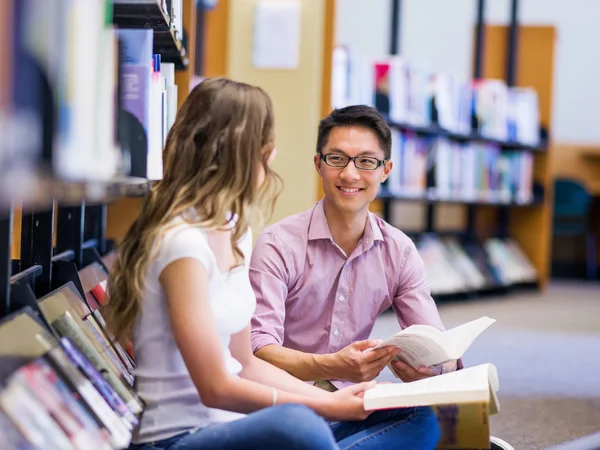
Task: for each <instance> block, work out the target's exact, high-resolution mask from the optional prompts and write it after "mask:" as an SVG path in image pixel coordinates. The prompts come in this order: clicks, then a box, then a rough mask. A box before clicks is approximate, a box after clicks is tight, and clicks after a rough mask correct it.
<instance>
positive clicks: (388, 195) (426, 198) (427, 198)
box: [377, 186, 543, 206]
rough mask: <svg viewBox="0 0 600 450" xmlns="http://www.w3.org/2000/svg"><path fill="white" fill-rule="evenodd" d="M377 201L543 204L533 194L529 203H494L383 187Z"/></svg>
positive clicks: (512, 203) (511, 203)
mask: <svg viewBox="0 0 600 450" xmlns="http://www.w3.org/2000/svg"><path fill="white" fill-rule="evenodd" d="M377 198H379V199H382V200H383V199H385V200H399V201H408V202H425V203H431V204H434V203H446V204H457V205H490V206H536V205H541V204H542V203H543V199H542V197H541V196H539V197H538V196H536V195H535V192H534V200H533V201H531V202H517V201H514V200H511V201H500V200H497V201H494V200H485V199H461V198H449V197H441V196H437V195H435V194H430V193H423V194H420V195H407V194H395V193H392V192H390V191H389V190H387V189H386V188H385V187H383V186H382V187H381V188H380V190H379V194H378V195H377Z"/></svg>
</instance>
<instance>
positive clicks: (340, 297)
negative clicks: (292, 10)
mask: <svg viewBox="0 0 600 450" xmlns="http://www.w3.org/2000/svg"><path fill="white" fill-rule="evenodd" d="M351 264H352V263H351V261H350V259H348V260H347V261H346V263H345V264H344V266H343V267H342V271H341V273H340V277H339V279H338V283H337V287H336V290H335V294H334V295H335V298H334V301H333V310H332V317H331V332H330V336H329V352H331V353H334V352H337V351H339V350H341V349H342V348H344V347H345V346H346V345H348V344H349V342H345V341H344V338H345V336H346V335H347V333H345V331H346V322H347V319H348V305H349V300H350V267H351Z"/></svg>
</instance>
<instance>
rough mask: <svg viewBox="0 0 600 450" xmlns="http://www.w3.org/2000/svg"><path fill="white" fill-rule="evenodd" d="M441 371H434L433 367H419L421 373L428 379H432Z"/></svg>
mask: <svg viewBox="0 0 600 450" xmlns="http://www.w3.org/2000/svg"><path fill="white" fill-rule="evenodd" d="M440 371H441V369H437V370H436V369H434V368H433V367H426V366H423V367H419V373H420V374H422V375H426V376H428V377H432V376H434V375H437V374H438V373H439V372H440Z"/></svg>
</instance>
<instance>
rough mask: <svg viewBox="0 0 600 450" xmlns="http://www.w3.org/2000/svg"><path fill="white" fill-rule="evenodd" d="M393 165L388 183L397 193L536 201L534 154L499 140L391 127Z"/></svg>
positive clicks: (466, 199)
mask: <svg viewBox="0 0 600 450" xmlns="http://www.w3.org/2000/svg"><path fill="white" fill-rule="evenodd" d="M392 161H393V163H394V165H393V166H392V171H391V174H390V177H389V178H388V180H387V181H386V183H385V185H384V189H385V190H386V192H387V193H388V194H391V195H393V196H398V197H407V198H410V197H415V198H424V197H427V198H433V199H437V200H453V201H463V202H478V201H479V202H493V203H519V204H526V203H530V202H532V201H533V163H534V161H533V155H532V153H531V152H521V151H510V150H501V149H500V147H499V146H498V145H494V144H488V143H479V142H467V143H459V142H454V141H451V140H448V139H445V138H436V137H424V136H418V135H416V134H414V133H412V132H403V131H399V130H396V129H394V130H392Z"/></svg>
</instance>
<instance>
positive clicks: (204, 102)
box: [104, 78, 281, 341]
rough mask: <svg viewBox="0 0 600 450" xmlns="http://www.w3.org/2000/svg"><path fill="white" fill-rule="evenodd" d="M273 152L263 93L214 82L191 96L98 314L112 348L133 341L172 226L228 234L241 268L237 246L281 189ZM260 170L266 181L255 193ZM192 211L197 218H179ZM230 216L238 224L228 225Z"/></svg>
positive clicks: (270, 115)
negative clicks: (151, 271) (149, 275)
mask: <svg viewBox="0 0 600 450" xmlns="http://www.w3.org/2000/svg"><path fill="white" fill-rule="evenodd" d="M273 146H274V116H273V107H272V103H271V99H270V98H269V96H268V95H267V94H266V93H265V92H264V91H263V90H262V89H260V88H258V87H255V86H250V85H247V84H244V83H238V82H235V81H232V80H228V79H223V78H215V79H207V80H204V81H203V82H201V83H200V84H199V85H198V86H196V87H195V88H194V89H193V90H192V91H191V92H190V94H189V95H188V97H187V99H186V100H185V102H184V103H183V105H182V106H181V108H180V110H179V112H178V113H177V117H176V119H175V123H174V124H173V127H172V128H171V131H170V132H169V135H168V137H167V141H166V145H165V149H164V152H163V167H164V169H163V171H164V174H163V179H162V180H161V181H159V182H157V183H156V185H155V186H154V187H153V189H152V190H151V192H150V193H149V194H148V195H147V197H146V198H145V200H144V202H143V205H142V208H141V211H140V215H139V216H138V218H137V220H136V221H135V222H134V223H133V225H132V226H131V227H130V228H129V230H128V231H127V233H126V235H125V237H124V239H123V241H122V242H121V243H120V245H119V252H118V257H117V261H116V263H115V265H114V268H113V271H112V272H111V274H110V276H109V281H108V296H109V299H110V300H109V302H108V304H107V305H106V309H105V311H104V312H105V314H106V321H107V324H108V326H109V328H110V330H111V331H112V334H113V335H114V337H115V339H116V340H117V341H123V340H126V339H127V338H129V337H130V335H131V328H132V326H133V324H134V322H135V319H136V317H137V316H138V314H139V312H140V309H141V302H142V289H143V286H144V277H145V276H146V271H147V270H148V266H149V264H150V262H151V261H152V259H153V258H154V257H155V253H156V250H157V248H158V245H157V244H158V243H159V242H160V240H161V239H162V237H163V236H164V234H165V232H166V231H167V230H168V229H169V226H168V225H169V224H170V223H172V222H173V219H175V218H177V217H181V218H183V219H184V220H185V221H186V222H189V223H192V222H190V221H193V223H194V224H195V225H197V226H199V227H202V228H203V229H205V230H207V231H210V230H215V229H222V228H224V227H227V226H229V227H231V226H232V233H231V245H232V247H233V250H234V254H235V256H236V258H237V260H238V264H241V263H242V262H243V258H244V255H243V254H242V252H241V250H240V248H239V246H238V241H239V240H240V238H241V237H242V236H243V235H244V233H246V231H247V230H248V227H249V225H250V223H251V222H253V223H259V224H260V223H261V222H263V221H264V213H269V214H270V213H271V212H272V210H273V206H274V203H275V200H276V198H277V196H278V195H279V192H280V189H281V179H280V177H279V176H278V175H277V174H276V173H275V172H274V171H273V170H271V169H270V168H269V165H268V164H267V161H268V158H269V155H270V153H271V151H273V148H274V147H273ZM261 167H262V169H264V173H265V180H264V182H263V184H262V185H261V186H260V187H259V183H258V180H259V176H260V171H261ZM190 210H195V212H196V216H197V217H196V218H192V216H194V215H189V214H184V213H186V212H188V211H190ZM231 214H233V215H235V216H237V220H236V221H235V222H232V223H229V222H228V221H229V220H230V218H231Z"/></svg>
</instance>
